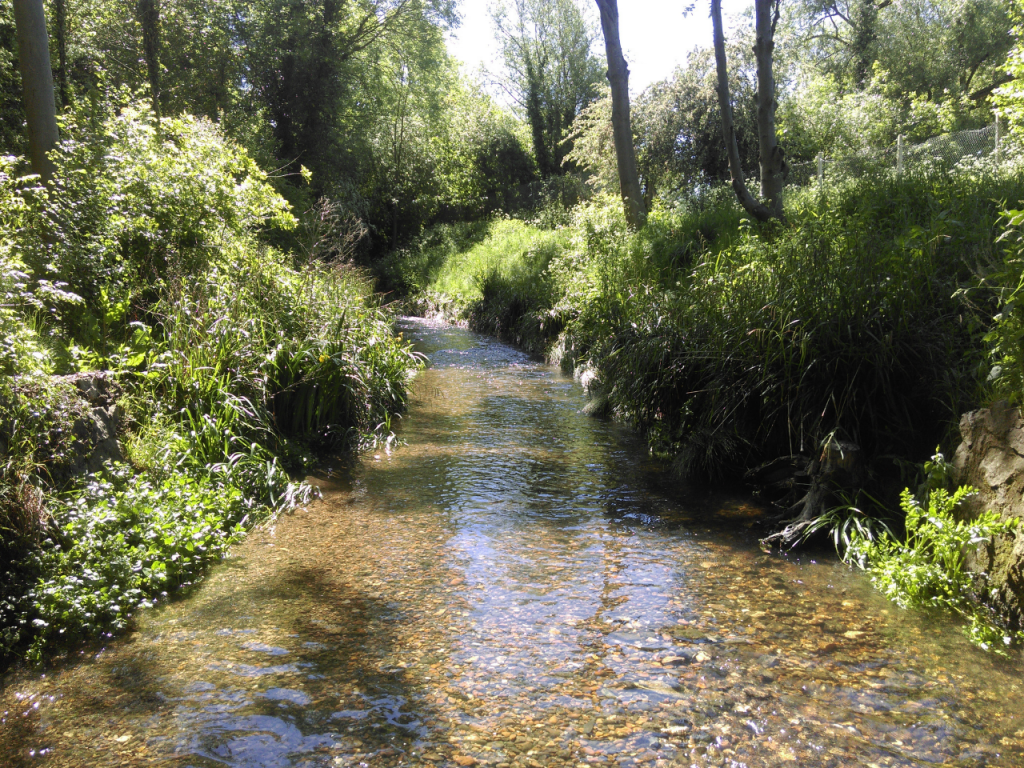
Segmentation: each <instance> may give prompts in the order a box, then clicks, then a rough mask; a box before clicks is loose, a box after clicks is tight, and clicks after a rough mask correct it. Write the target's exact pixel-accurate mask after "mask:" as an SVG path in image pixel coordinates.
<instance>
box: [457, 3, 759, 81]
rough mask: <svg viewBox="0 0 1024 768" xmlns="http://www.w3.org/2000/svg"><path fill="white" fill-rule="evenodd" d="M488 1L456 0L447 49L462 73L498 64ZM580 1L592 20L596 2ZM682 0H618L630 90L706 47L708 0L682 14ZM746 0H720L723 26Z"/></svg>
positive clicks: (664, 74) (659, 77)
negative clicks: (455, 24) (456, 20)
mask: <svg viewBox="0 0 1024 768" xmlns="http://www.w3.org/2000/svg"><path fill="white" fill-rule="evenodd" d="M492 1H493V0H460V2H459V12H460V13H461V15H462V25H461V26H460V27H459V29H458V30H456V35H455V37H454V38H452V37H450V38H449V40H448V49H449V50H450V51H451V53H452V55H453V56H455V58H457V59H459V60H460V61H462V62H463V63H464V64H465V66H466V70H467V73H472V72H474V71H475V70H476V69H477V67H478V66H479V65H480V64H484V65H486V66H487V67H488V68H490V69H492V70H497V68H498V64H497V60H496V59H495V57H496V55H497V53H498V50H497V48H498V46H497V43H496V42H495V40H494V28H493V25H492V22H491V16H490V13H488V10H487V9H488V6H489V5H490V4H491V2H492ZM580 1H581V2H582V3H585V6H586V7H588V8H589V7H592V8H593V13H594V19H595V21H596V20H597V19H598V16H597V5H596V3H594V2H593V1H592V0H580ZM687 5H689V2H687V0H619V38H620V41H621V42H622V48H623V51H624V52H625V55H626V61H627V63H628V64H629V73H630V75H629V90H630V91H631V92H632V93H634V94H636V93H639V92H640V91H642V90H643V89H644V88H646V87H647V86H648V85H650V84H651V83H653V82H655V81H656V80H663V79H664V78H666V77H668V76H669V75H670V74H672V71H673V70H674V69H675V67H676V65H677V64H681V63H683V61H685V59H686V54H687V53H689V52H690V51H691V50H693V49H694V48H705V47H706V48H710V47H711V17H710V15H709V14H710V7H711V4H710V3H709V2H708V0H697V2H696V5H695V7H694V10H693V11H692V12H691V13H690V15H689V16H687V17H685V18H684V17H683V9H684V8H685V7H686V6H687ZM751 5H752V0H722V15H723V16H724V17H725V27H726V30H727V31H728V30H729V28H730V27H731V26H732V25H731V24H730V17H732V16H735V15H737V14H739V13H740V12H742V11H744V10H745V9H746V8H748V7H749V6H751Z"/></svg>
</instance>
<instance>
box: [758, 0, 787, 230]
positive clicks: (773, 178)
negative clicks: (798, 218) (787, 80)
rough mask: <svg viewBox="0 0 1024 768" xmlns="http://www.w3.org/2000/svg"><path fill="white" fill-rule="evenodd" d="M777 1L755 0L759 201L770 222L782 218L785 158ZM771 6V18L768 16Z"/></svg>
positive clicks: (778, 0)
mask: <svg viewBox="0 0 1024 768" xmlns="http://www.w3.org/2000/svg"><path fill="white" fill-rule="evenodd" d="M779 2H780V0H755V4H754V13H755V29H756V34H757V42H756V43H754V56H755V57H756V59H757V143H758V146H759V148H760V161H761V199H762V200H765V201H767V203H768V211H769V212H770V213H771V215H772V218H776V219H781V218H783V216H782V186H783V184H784V183H785V169H786V157H785V152H783V151H782V147H780V146H779V140H778V136H777V135H776V133H775V107H776V101H775V74H774V72H773V71H772V65H773V62H772V59H773V53H774V51H775V25H776V24H778V22H779ZM773 6H774V15H773V13H772V11H773Z"/></svg>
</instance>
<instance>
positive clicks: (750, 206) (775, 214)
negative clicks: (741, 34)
mask: <svg viewBox="0 0 1024 768" xmlns="http://www.w3.org/2000/svg"><path fill="white" fill-rule="evenodd" d="M779 3H780V0H755V2H754V23H755V31H756V42H755V44H754V56H755V58H756V60H757V143H758V150H759V152H758V155H759V161H760V170H761V198H762V200H766V201H767V205H766V204H765V203H762V202H758V201H757V200H756V199H755V198H754V196H753V195H751V194H750V192H749V191H748V190H747V185H746V183H745V182H744V180H743V168H742V166H741V164H740V153H739V146H738V144H737V141H736V128H735V124H734V122H733V111H732V99H731V96H730V94H729V70H728V65H727V62H726V57H725V35H724V33H723V32H722V0H711V22H712V26H713V27H714V38H715V62H716V64H717V69H718V101H719V105H720V108H721V110H722V138H723V140H724V141H725V148H726V152H727V153H728V156H729V169H730V171H731V173H732V187H733V190H735V192H736V196H737V197H738V198H739V201H740V203H741V204H742V205H743V207H744V208H745V209H746V210H747V212H748V213H750V214H751V215H752V216H754V217H755V218H756V219H757V220H758V221H768V220H769V219H782V218H783V209H782V187H783V183H784V181H785V171H786V160H785V153H784V152H783V150H782V147H780V146H779V143H778V137H777V135H776V132H775V108H776V106H777V104H776V101H775V75H774V71H773V68H772V67H773V52H774V49H775V27H776V25H777V24H778V21H779ZM773 11H774V13H773Z"/></svg>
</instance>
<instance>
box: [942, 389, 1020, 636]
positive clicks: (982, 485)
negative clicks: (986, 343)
mask: <svg viewBox="0 0 1024 768" xmlns="http://www.w3.org/2000/svg"><path fill="white" fill-rule="evenodd" d="M960 435H961V438H962V440H963V442H962V443H961V444H960V446H959V447H958V448H957V450H956V456H955V457H954V459H953V467H954V469H955V471H956V478H955V479H956V482H957V483H959V484H960V485H972V486H974V487H975V488H976V489H977V490H978V494H977V495H976V496H974V497H973V498H971V499H969V500H968V501H967V503H966V504H965V512H966V513H967V514H978V513H981V512H983V511H985V510H989V509H990V510H992V511H994V512H997V513H998V514H999V515H1000V517H1002V518H1004V519H1005V518H1009V517H1016V518H1024V418H1022V417H1021V413H1020V411H1019V410H1018V409H1017V408H1014V407H1013V406H1011V405H1010V404H1009V403H1008V402H1006V401H1005V400H1004V401H1000V402H997V403H995V404H994V405H993V406H992V407H991V408H983V409H981V410H978V411H972V412H971V413H967V414H964V416H963V417H962V418H961V419H960ZM967 567H968V568H969V569H970V570H971V571H974V572H977V573H987V574H988V584H987V588H988V590H989V594H988V597H987V600H986V602H990V603H991V605H992V607H993V608H994V609H995V610H996V611H998V612H999V613H1000V614H1001V615H1002V616H1004V617H1005V618H1006V619H1007V620H1008V621H1009V622H1010V625H1011V628H1013V629H1020V628H1022V627H1024V610H1022V609H1024V527H1022V528H1018V530H1017V533H1016V535H1014V536H1010V535H1007V536H1004V537H1001V538H999V539H998V540H996V541H993V542H990V543H989V545H988V546H987V547H978V548H976V549H974V550H972V551H970V552H968V553H967Z"/></svg>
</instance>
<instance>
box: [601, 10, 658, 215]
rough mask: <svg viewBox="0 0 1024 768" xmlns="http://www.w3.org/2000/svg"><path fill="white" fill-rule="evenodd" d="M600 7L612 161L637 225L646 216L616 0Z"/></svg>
mask: <svg viewBox="0 0 1024 768" xmlns="http://www.w3.org/2000/svg"><path fill="white" fill-rule="evenodd" d="M597 7H598V9H599V10H600V11H601V30H602V31H603V32H604V47H605V51H606V53H607V57H608V83H609V84H610V85H611V89H612V135H613V137H614V139H615V161H616V165H617V167H618V171H619V192H620V194H621V195H622V205H623V207H624V208H625V211H626V222H627V223H628V224H629V227H630V228H631V229H640V227H642V226H643V225H644V222H645V221H646V220H647V210H646V209H645V208H644V198H643V193H642V192H641V190H640V177H639V175H638V174H637V170H636V149H635V148H634V146H633V127H632V124H631V123H630V119H629V67H628V66H627V65H626V59H625V57H624V56H623V55H622V46H621V44H620V43H619V6H618V2H617V0H597Z"/></svg>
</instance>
